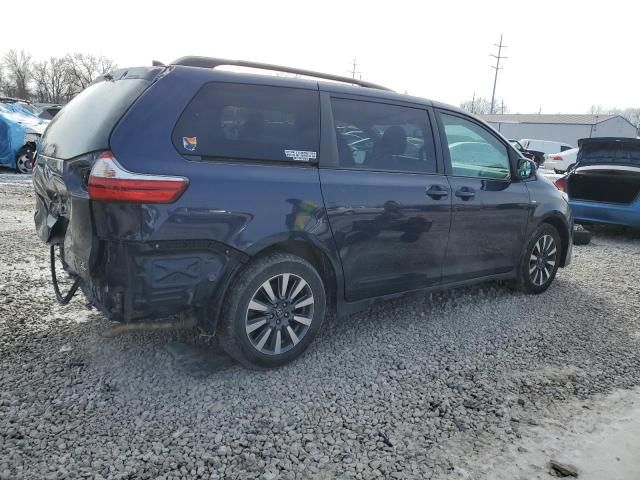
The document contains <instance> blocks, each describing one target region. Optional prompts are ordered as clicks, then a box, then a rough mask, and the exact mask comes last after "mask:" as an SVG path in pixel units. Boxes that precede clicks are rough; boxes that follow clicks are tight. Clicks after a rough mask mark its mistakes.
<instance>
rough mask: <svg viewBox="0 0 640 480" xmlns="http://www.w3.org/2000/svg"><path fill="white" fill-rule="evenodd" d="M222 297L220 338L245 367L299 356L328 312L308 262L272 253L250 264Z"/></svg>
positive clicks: (272, 364) (269, 365)
mask: <svg viewBox="0 0 640 480" xmlns="http://www.w3.org/2000/svg"><path fill="white" fill-rule="evenodd" d="M229 292H230V293H229V295H227V297H226V298H225V299H224V305H223V308H222V317H221V319H220V322H221V325H220V340H221V344H222V347H223V348H224V350H225V351H226V352H227V353H228V354H229V355H230V356H231V357H232V358H234V359H235V360H237V361H238V362H240V363H241V364H242V365H244V366H246V367H249V368H275V367H280V366H282V365H285V364H287V363H289V362H291V361H293V360H294V359H296V358H297V357H299V356H300V355H302V353H303V352H304V351H305V350H306V349H307V347H308V346H309V345H310V344H311V342H312V341H313V339H314V338H315V336H316V335H317V334H318V332H319V331H320V328H321V327H322V323H323V321H324V317H325V311H326V293H325V288H324V284H323V281H322V278H321V277H320V275H319V274H318V272H317V271H316V270H315V268H313V266H312V265H311V264H310V263H309V262H307V261H306V260H304V259H302V258H300V257H296V256H294V255H289V254H285V253H274V254H271V255H268V256H265V257H263V258H259V259H257V260H256V261H254V262H253V263H251V264H249V265H248V266H247V267H246V268H245V269H244V270H243V271H242V272H241V273H240V275H239V276H238V278H237V279H236V280H235V281H234V282H233V285H232V286H231V287H230V289H229Z"/></svg>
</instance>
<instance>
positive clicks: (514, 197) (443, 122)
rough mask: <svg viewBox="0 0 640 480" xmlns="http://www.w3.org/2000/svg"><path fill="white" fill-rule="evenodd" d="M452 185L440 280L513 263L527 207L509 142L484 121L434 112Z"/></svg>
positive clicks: (503, 269) (480, 274) (492, 271)
mask: <svg viewBox="0 0 640 480" xmlns="http://www.w3.org/2000/svg"><path fill="white" fill-rule="evenodd" d="M438 115H439V119H440V123H439V125H440V130H441V132H442V135H441V137H442V142H443V152H444V157H445V164H446V167H447V172H448V174H449V176H448V177H449V184H450V185H451V191H452V217H451V232H450V234H449V245H448V247H447V254H446V261H445V266H444V269H443V273H442V275H443V282H444V283H450V282H458V281H464V280H467V279H471V278H478V277H484V276H489V275H497V274H501V273H507V272H509V271H511V270H512V269H513V268H515V266H516V265H517V263H518V261H519V258H520V253H521V250H522V245H523V242H524V234H525V229H526V225H527V218H528V212H529V191H528V189H527V186H526V184H525V183H524V182H520V181H513V180H512V179H513V175H512V170H513V169H512V168H511V162H510V158H509V148H508V147H507V145H506V143H505V142H504V141H503V140H502V139H500V138H499V137H497V136H496V135H495V134H494V133H493V132H491V131H490V130H489V129H488V128H487V127H485V126H484V125H482V124H481V123H479V122H476V121H475V120H473V119H471V118H468V117H466V116H463V115H458V114H454V113H445V112H444V111H442V112H439V113H438Z"/></svg>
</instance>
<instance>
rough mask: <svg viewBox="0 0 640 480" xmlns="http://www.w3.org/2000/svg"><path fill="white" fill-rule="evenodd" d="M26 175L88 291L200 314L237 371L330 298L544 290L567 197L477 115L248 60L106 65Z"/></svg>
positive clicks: (345, 309)
mask: <svg viewBox="0 0 640 480" xmlns="http://www.w3.org/2000/svg"><path fill="white" fill-rule="evenodd" d="M220 65H241V66H250V67H254V68H262V69H267V70H280V71H284V72H289V73H296V74H300V75H303V76H307V77H309V76H313V77H316V79H314V80H312V79H303V78H285V77H276V76H261V75H254V74H247V73H236V72H230V71H222V70H220V69H216V67H218V66H220ZM317 78H320V79H328V80H333V81H334V82H323V81H318V80H317ZM336 81H340V82H343V83H337V82H336ZM345 83H350V84H355V85H346V84H345ZM34 187H35V190H36V193H37V211H36V214H35V222H36V227H37V231H38V232H39V235H40V238H41V239H42V240H43V241H44V242H47V243H48V244H49V245H51V246H52V253H53V246H60V247H63V248H61V249H60V256H61V258H62V261H63V265H64V267H65V269H66V270H67V271H68V272H69V273H71V274H72V275H74V276H75V277H77V279H78V280H79V282H80V286H81V289H82V291H83V292H84V294H85V296H86V297H87V299H88V301H89V302H90V303H91V304H93V305H95V306H96V307H98V308H99V309H100V310H101V311H102V312H104V314H105V315H107V316H108V317H109V318H111V319H113V320H117V321H121V322H135V321H139V320H141V319H148V318H152V319H153V318H158V317H161V316H166V315H171V314H175V313H179V312H186V313H188V314H191V315H195V316H196V317H197V318H198V320H199V322H200V324H201V325H202V326H203V328H206V329H208V330H209V331H211V332H214V333H216V334H218V335H219V336H220V338H221V344H222V345H223V346H224V348H225V349H226V351H227V352H228V353H229V354H230V355H231V356H233V357H234V358H236V359H238V360H239V361H241V362H242V363H243V364H245V365H249V366H257V367H275V366H279V365H282V364H284V363H287V362H289V361H291V360H293V359H294V358H296V357H297V356H299V355H300V354H301V353H302V352H303V351H304V350H305V349H306V348H307V346H308V345H309V344H310V342H311V341H312V340H313V338H314V337H315V336H316V334H317V333H318V331H319V330H320V328H321V326H322V323H323V320H324V317H325V313H326V312H327V309H329V308H332V309H335V310H337V313H338V315H339V316H340V317H342V316H343V315H345V314H349V313H351V312H355V311H357V310H360V309H363V308H365V307H367V306H369V305H371V304H372V303H373V302H376V301H380V300H385V299H391V298H397V297H400V296H403V295H406V294H408V293H412V292H425V291H433V290H437V289H443V288H451V287H455V286H461V285H467V284H471V283H475V282H480V281H487V280H510V281H512V282H513V283H514V285H516V286H517V287H518V288H519V289H521V290H522V291H524V292H528V293H540V292H543V291H544V290H546V289H547V288H548V287H549V285H550V284H551V282H552V281H553V279H554V276H555V275H556V272H557V269H558V267H561V266H564V265H566V264H568V263H569V261H570V257H571V245H572V242H571V238H572V225H573V221H572V217H571V211H570V209H569V206H568V204H567V202H566V200H565V199H564V197H563V195H562V194H561V192H559V191H558V190H557V189H556V188H555V187H554V186H553V184H552V183H551V182H549V181H547V180H546V179H544V178H542V177H539V176H538V175H537V173H536V171H535V167H534V165H533V164H532V162H530V161H529V160H527V159H525V158H523V157H522V156H521V155H520V154H519V153H518V152H517V151H516V150H515V149H514V148H513V147H512V146H511V145H510V144H509V142H508V141H507V140H506V139H505V138H503V137H502V136H501V135H500V134H499V133H497V132H496V131H495V130H493V129H492V128H491V127H490V126H488V125H487V124H486V123H484V122H482V121H480V120H478V119H477V118H475V117H473V116H471V115H469V114H466V113H465V112H463V111H461V110H460V109H457V108H455V107H450V106H448V105H444V104H440V103H437V102H432V101H429V100H424V99H420V98H414V97H409V96H406V95H400V94H397V93H394V92H392V91H389V90H388V89H385V88H384V87H379V86H377V85H374V84H371V83H368V82H364V81H361V80H354V79H345V78H342V77H336V76H332V75H325V74H319V73H315V72H308V71H304V70H296V69H291V68H288V67H275V66H272V65H265V64H256V63H250V62H233V61H226V60H219V59H212V58H203V57H185V58H182V59H179V60H177V61H175V62H173V64H171V65H169V66H164V65H157V66H153V67H141V68H129V69H122V70H117V71H115V72H112V73H110V74H108V75H105V76H104V77H101V78H100V79H98V80H97V81H96V82H95V83H94V84H92V85H91V86H90V87H89V88H87V89H86V90H85V91H84V92H82V93H81V94H80V95H78V96H77V97H76V98H75V99H74V100H73V101H72V102H71V103H69V104H68V105H67V106H66V107H65V108H64V109H63V110H62V111H61V112H60V113H59V114H58V115H57V116H56V117H55V118H54V119H53V120H52V122H51V124H50V126H49V128H48V129H47V131H46V134H45V135H44V138H43V141H42V149H41V151H40V153H39V155H38V157H37V162H36V168H35V173H34Z"/></svg>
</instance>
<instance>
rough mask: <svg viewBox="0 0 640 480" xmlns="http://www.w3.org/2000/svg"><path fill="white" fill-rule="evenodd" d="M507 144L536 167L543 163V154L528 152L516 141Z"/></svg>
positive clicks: (533, 151) (534, 151)
mask: <svg viewBox="0 0 640 480" xmlns="http://www.w3.org/2000/svg"><path fill="white" fill-rule="evenodd" d="M509 143H511V145H513V148H515V149H516V150H517V151H518V152H520V155H522V156H523V157H525V158H529V159H531V160H533V161H534V162H535V164H536V165H537V166H538V167H539V166H540V165H542V164H543V163H544V152H538V151H536V150H528V149H526V148H524V147H523V146H522V144H521V143H520V142H519V141H518V140H509Z"/></svg>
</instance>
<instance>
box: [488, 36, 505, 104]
mask: <svg viewBox="0 0 640 480" xmlns="http://www.w3.org/2000/svg"><path fill="white" fill-rule="evenodd" d="M494 46H496V47H498V55H494V54H491V56H492V57H493V58H495V59H496V66H495V67H494V66H491V68H493V69H494V70H495V71H496V75H495V77H494V78H493V93H492V94H491V113H492V114H493V113H494V107H495V99H496V84H497V83H498V71H499V70H502V67H500V60H502V59H506V58H507V57H503V56H502V49H503V48H507V46H506V45H503V44H502V34H500V43H499V44H497V45H494Z"/></svg>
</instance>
